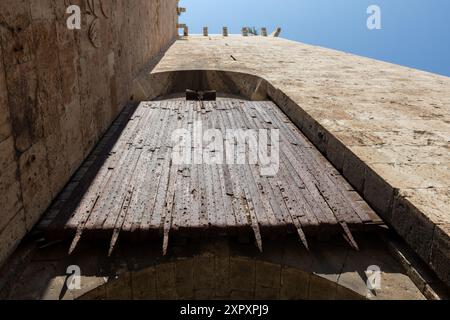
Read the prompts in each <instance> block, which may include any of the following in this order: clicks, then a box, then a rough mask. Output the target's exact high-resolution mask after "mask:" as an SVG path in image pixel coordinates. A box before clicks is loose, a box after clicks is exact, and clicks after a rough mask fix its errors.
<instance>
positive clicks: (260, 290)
mask: <svg viewBox="0 0 450 320" xmlns="http://www.w3.org/2000/svg"><path fill="white" fill-rule="evenodd" d="M279 297H280V289H279V288H267V287H261V286H259V285H258V284H257V285H256V288H255V299H256V300H278V299H279Z"/></svg>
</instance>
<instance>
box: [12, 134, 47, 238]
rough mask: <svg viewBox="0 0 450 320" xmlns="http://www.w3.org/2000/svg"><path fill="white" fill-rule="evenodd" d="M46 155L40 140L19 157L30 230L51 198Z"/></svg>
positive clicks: (24, 201)
mask: <svg viewBox="0 0 450 320" xmlns="http://www.w3.org/2000/svg"><path fill="white" fill-rule="evenodd" d="M46 155H47V150H46V148H45V145H44V143H42V142H40V143H36V144H34V145H33V146H32V147H31V148H30V149H29V150H27V151H26V152H24V153H23V154H22V155H21V156H20V158H19V172H20V180H21V185H22V196H23V204H24V207H25V216H26V222H27V229H28V230H31V228H32V227H33V226H34V224H35V223H36V222H37V221H38V220H39V218H40V216H41V214H42V213H43V212H44V211H45V209H47V207H48V206H49V204H50V202H51V200H52V198H51V193H50V190H49V181H48V169H47V158H46Z"/></svg>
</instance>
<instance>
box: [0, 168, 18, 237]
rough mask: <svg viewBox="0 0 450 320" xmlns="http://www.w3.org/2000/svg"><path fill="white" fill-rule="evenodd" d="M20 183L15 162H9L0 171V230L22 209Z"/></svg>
mask: <svg viewBox="0 0 450 320" xmlns="http://www.w3.org/2000/svg"><path fill="white" fill-rule="evenodd" d="M21 194H22V193H21V189H20V183H19V181H18V180H17V164H16V163H15V162H13V163H11V165H10V166H9V167H6V168H5V169H4V170H3V171H1V172H0V203H1V204H2V210H1V211H0V232H1V231H3V229H4V228H5V227H6V225H7V224H8V223H9V222H10V220H11V219H12V217H13V216H14V215H15V214H16V213H17V212H19V211H20V210H21V209H22V201H21Z"/></svg>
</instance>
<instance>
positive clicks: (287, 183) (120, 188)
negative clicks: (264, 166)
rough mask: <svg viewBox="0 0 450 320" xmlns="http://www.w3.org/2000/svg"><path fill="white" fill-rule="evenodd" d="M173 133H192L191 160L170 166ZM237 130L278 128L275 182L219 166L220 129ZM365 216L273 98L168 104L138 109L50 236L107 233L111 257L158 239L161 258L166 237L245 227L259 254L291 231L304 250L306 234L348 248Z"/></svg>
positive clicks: (251, 169)
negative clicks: (332, 236)
mask: <svg viewBox="0 0 450 320" xmlns="http://www.w3.org/2000/svg"><path fill="white" fill-rule="evenodd" d="M199 128H201V129H200V131H198V129H199ZM177 129H186V130H187V132H190V133H192V136H191V137H190V138H191V143H192V151H191V150H189V153H190V154H191V162H187V163H184V164H176V163H175V162H174V161H173V160H174V159H173V154H172V153H173V150H174V143H175V141H172V134H173V132H174V131H175V130H177ZM194 129H197V131H196V132H195V133H194ZM208 129H215V130H218V131H219V132H220V133H222V139H221V141H219V142H220V143H223V150H220V148H219V149H218V150H216V149H207V146H208V144H207V143H206V141H204V140H200V141H199V139H198V136H199V135H200V137H202V135H203V134H204V133H205V132H206V131H207V130H208ZM238 129H240V130H254V131H255V132H257V130H279V137H280V141H279V142H280V148H279V170H278V171H277V173H276V175H275V176H264V175H262V174H261V171H260V169H261V168H260V167H259V164H252V163H249V162H246V163H244V164H230V163H227V162H226V160H227V159H228V156H231V155H232V154H231V152H229V150H227V148H226V146H227V145H226V143H225V142H226V140H225V139H226V133H227V130H238ZM274 143H276V141H271V142H270V145H273V144H274ZM247 147H248V146H247ZM246 151H247V149H246ZM206 152H209V155H217V154H218V153H220V152H223V160H224V161H222V162H221V163H210V164H206V163H204V161H202V160H204V159H203V156H204V155H205V153H206ZM227 152H229V154H227ZM195 160H196V161H195ZM198 160H200V162H198ZM247 160H248V159H247ZM374 217H375V218H376V215H375V214H374V213H373V211H371V209H370V207H369V206H367V204H366V203H365V202H364V201H363V200H362V199H361V198H360V197H359V195H358V194H357V193H356V192H355V191H354V190H353V189H352V188H351V187H350V185H349V184H348V183H347V182H346V181H345V180H344V179H343V178H342V176H341V175H340V174H339V173H338V172H337V171H336V170H335V169H334V168H333V166H332V165H330V164H329V162H328V161H327V160H326V159H325V158H324V157H323V156H322V155H321V154H320V152H318V151H317V150H316V149H315V148H314V147H313V146H312V144H311V143H310V142H309V141H308V140H307V139H306V138H305V137H304V136H303V134H302V133H301V132H300V131H299V130H298V129H297V128H296V127H295V126H294V125H293V124H292V123H291V122H290V121H289V120H288V118H287V117H286V116H285V115H284V114H283V113H282V112H281V111H280V109H279V108H278V107H277V106H276V105H275V104H273V103H272V102H249V101H242V100H236V99H222V100H219V101H217V102H195V101H189V102H187V101H183V100H169V101H160V102H146V103H142V104H141V105H140V106H139V107H138V108H137V110H136V112H135V113H134V115H133V117H132V118H131V120H130V121H129V122H128V125H127V126H126V128H125V129H124V130H123V132H122V135H121V137H120V138H119V140H118V141H117V143H116V144H115V146H114V148H113V149H112V152H111V153H110V154H109V156H108V157H107V159H106V161H105V162H104V164H103V165H102V166H101V168H100V170H99V171H98V174H97V176H96V177H95V179H94V180H93V181H92V183H91V185H90V187H89V188H87V192H86V193H85V194H84V196H83V197H82V198H81V201H80V203H79V204H78V206H77V207H76V209H75V210H74V211H73V214H72V215H71V217H70V219H68V220H66V221H63V220H62V219H59V220H56V221H57V222H55V223H53V224H51V228H50V230H49V232H51V231H52V230H53V231H55V230H58V231H60V230H66V231H70V234H75V239H74V240H73V243H72V246H71V249H70V250H71V252H72V251H73V250H74V249H75V248H76V245H77V243H78V242H79V241H80V239H81V238H82V237H83V235H84V234H85V233H88V234H89V235H92V234H94V235H95V234H97V233H98V234H99V235H102V236H103V235H107V236H108V237H109V239H110V254H111V253H112V252H113V250H114V248H115V245H116V244H117V242H118V241H119V239H120V238H121V237H122V236H123V237H129V236H132V239H141V240H145V239H150V238H153V239H155V238H158V237H159V238H161V237H162V239H163V253H164V254H165V253H167V250H168V248H169V240H170V237H171V236H172V235H176V234H180V235H182V236H188V237H198V236H204V235H209V236H211V235H214V234H217V235H222V234H240V233H247V232H249V231H250V232H252V233H253V234H254V237H255V241H256V243H257V246H258V247H259V249H260V250H263V238H264V237H267V236H274V235H276V234H283V233H284V234H285V233H291V232H296V233H297V234H298V236H299V238H300V240H301V242H302V243H303V245H304V246H305V247H306V248H309V244H308V240H307V237H309V236H312V235H314V234H321V233H326V234H329V233H341V234H343V235H344V236H345V237H346V238H347V239H348V241H349V243H350V244H351V245H352V246H353V247H354V248H357V244H356V242H355V240H354V238H353V236H352V233H351V231H350V230H358V228H359V229H361V230H363V228H364V226H365V225H366V224H370V223H372V222H373V219H374Z"/></svg>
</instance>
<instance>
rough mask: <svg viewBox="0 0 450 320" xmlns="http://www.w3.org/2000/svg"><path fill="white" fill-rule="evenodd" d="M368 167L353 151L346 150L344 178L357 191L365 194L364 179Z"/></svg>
mask: <svg viewBox="0 0 450 320" xmlns="http://www.w3.org/2000/svg"><path fill="white" fill-rule="evenodd" d="M366 170H367V165H366V164H365V163H364V162H363V161H361V159H359V158H358V157H357V156H356V155H355V154H354V153H353V152H352V151H350V150H348V149H347V150H345V155H344V165H343V167H342V171H343V174H344V177H345V178H346V179H347V180H348V181H349V182H350V183H351V184H352V186H353V187H354V188H355V189H356V191H358V192H360V193H363V192H364V179H365V176H366Z"/></svg>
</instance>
